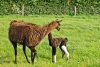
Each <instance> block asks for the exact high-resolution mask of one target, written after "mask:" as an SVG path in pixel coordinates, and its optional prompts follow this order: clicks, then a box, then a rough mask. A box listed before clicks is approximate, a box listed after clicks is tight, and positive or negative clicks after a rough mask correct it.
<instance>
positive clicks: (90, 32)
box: [0, 15, 100, 67]
mask: <svg viewBox="0 0 100 67" xmlns="http://www.w3.org/2000/svg"><path fill="white" fill-rule="evenodd" d="M14 19H16V20H24V21H26V22H31V23H35V24H37V25H41V26H43V25H45V24H48V23H50V22H51V21H52V20H55V19H61V20H62V22H61V26H60V28H61V30H60V31H57V30H53V31H52V34H53V37H67V38H68V45H67V47H68V51H69V53H70V59H69V60H68V61H67V60H66V57H65V56H64V58H63V59H62V58H61V51H60V49H59V48H58V49H57V62H56V63H55V64H53V63H52V54H51V47H50V46H49V44H48V38H47V36H46V37H45V38H44V39H43V40H42V41H41V43H40V44H39V45H38V46H37V47H36V50H37V56H36V59H35V63H34V64H28V63H27V61H26V58H25V56H24V53H23V50H22V46H21V45H19V46H18V48H17V53H18V55H17V64H14V49H13V46H12V44H11V43H10V41H9V39H8V29H9V24H10V22H11V20H14ZM27 56H28V58H29V60H30V50H29V49H28V48H27ZM0 67H100V15H97V16H89V15H88V16H84V15H81V16H68V15H30V16H19V15H8V16H7V15H6V16H0Z"/></svg>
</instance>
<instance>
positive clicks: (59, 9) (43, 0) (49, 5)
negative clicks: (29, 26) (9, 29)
mask: <svg viewBox="0 0 100 67" xmlns="http://www.w3.org/2000/svg"><path fill="white" fill-rule="evenodd" d="M23 5H24V7H25V8H24V13H25V15H28V14H50V15H52V14H59V15H60V14H67V15H74V7H75V6H76V8H77V15H78V14H91V15H94V14H100V0H1V1H0V15H6V14H21V13H22V6H23Z"/></svg>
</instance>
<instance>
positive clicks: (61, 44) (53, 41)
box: [48, 32, 69, 63]
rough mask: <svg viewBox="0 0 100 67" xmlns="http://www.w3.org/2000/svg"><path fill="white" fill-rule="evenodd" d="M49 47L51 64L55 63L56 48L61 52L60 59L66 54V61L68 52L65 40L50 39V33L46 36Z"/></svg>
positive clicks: (66, 40)
mask: <svg viewBox="0 0 100 67" xmlns="http://www.w3.org/2000/svg"><path fill="white" fill-rule="evenodd" d="M48 40H49V45H50V46H51V47H52V62H53V63H56V48H57V47H58V46H59V48H60V50H61V51H62V58H63V56H64V54H66V57H67V59H69V52H68V51H67V48H66V42H68V39H67V38H52V34H51V32H50V33H49V34H48Z"/></svg>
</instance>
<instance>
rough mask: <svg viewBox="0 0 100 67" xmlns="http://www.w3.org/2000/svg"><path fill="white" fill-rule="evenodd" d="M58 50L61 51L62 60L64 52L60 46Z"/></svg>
mask: <svg viewBox="0 0 100 67" xmlns="http://www.w3.org/2000/svg"><path fill="white" fill-rule="evenodd" d="M59 48H60V50H61V52H62V58H63V57H64V55H65V52H64V51H63V50H62V48H61V46H60V47H59Z"/></svg>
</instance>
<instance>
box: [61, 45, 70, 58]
mask: <svg viewBox="0 0 100 67" xmlns="http://www.w3.org/2000/svg"><path fill="white" fill-rule="evenodd" d="M61 48H62V50H63V51H64V52H65V54H66V55H67V59H69V52H68V51H67V48H66V46H65V45H62V46H61Z"/></svg>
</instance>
